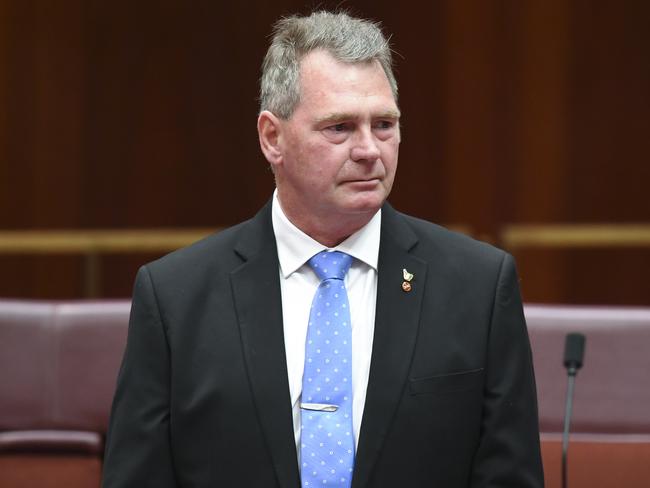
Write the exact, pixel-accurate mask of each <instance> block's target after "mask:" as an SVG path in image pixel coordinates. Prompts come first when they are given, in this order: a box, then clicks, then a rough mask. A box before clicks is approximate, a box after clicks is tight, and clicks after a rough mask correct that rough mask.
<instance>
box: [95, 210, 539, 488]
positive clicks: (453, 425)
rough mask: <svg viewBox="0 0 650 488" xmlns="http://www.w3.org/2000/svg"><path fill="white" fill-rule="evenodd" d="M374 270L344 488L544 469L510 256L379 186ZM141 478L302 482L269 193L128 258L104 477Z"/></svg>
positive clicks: (525, 483)
mask: <svg viewBox="0 0 650 488" xmlns="http://www.w3.org/2000/svg"><path fill="white" fill-rule="evenodd" d="M403 268H406V269H407V270H408V271H409V272H411V273H413V274H414V275H415V277H414V279H413V281H412V285H413V289H412V291H410V292H404V291H403V290H402V286H401V284H402V281H403V278H402V269H403ZM378 277H379V278H378V289H377V309H376V323H375V332H374V343H373V351H372V360H371V367H370V377H369V382H368V390H367V396H366V404H365V409H364V414H363V421H362V425H361V433H360V439H359V445H358V448H357V455H356V459H355V471H354V476H353V488H362V487H363V488H389V487H390V488H395V487H408V488H416V487H427V488H432V487H437V488H454V487H459V488H460V487H479V486H480V487H497V486H498V487H505V486H510V487H518V488H522V487H541V486H542V485H543V481H542V469H541V461H540V452H539V436H538V424H537V409H536V396H535V385H534V379H533V371H532V364H531V354H530V348H529V344H528V337H527V333H526V327H525V322H524V317H523V314H522V307H521V299H520V296H519V289H518V283H517V277H516V272H515V267H514V263H513V260H512V258H511V257H510V256H509V255H508V254H506V253H504V252H502V251H500V250H497V249H495V248H493V247H491V246H489V245H486V244H483V243H479V242H476V241H474V240H472V239H469V238H467V237H464V236H461V235H459V234H456V233H452V232H449V231H447V230H445V229H443V228H441V227H438V226H436V225H433V224H430V223H427V222H424V221H422V220H418V219H415V218H412V217H408V216H405V215H403V214H400V213H398V212H396V211H395V210H394V209H392V207H390V206H389V205H388V204H386V205H385V206H384V208H383V212H382V228H381V243H380V251H379V264H378ZM149 486H151V487H156V488H165V487H177V486H182V487H206V488H208V487H209V488H218V487H224V488H225V487H245V488H256V487H259V488H272V487H281V488H298V487H299V486H300V480H299V468H298V463H297V455H296V447H295V443H294V435H293V425H292V412H291V403H290V397H289V385H288V377H287V366H286V359H285V352H284V339H283V328H282V305H281V296H280V285H279V268H278V258H277V251H276V246H275V238H274V234H273V228H272V224H271V206H270V204H268V205H267V206H266V207H265V208H264V209H262V210H261V211H260V213H259V214H258V215H257V216H256V217H254V218H253V219H252V220H250V221H247V222H244V223H242V224H240V225H238V226H236V227H233V228H231V229H229V230H226V231H223V232H221V233H219V234H217V235H214V236H211V237H209V238H207V239H205V240H203V241H200V242H198V243H196V244H194V245H192V246H190V247H189V248H186V249H182V250H180V251H177V252H174V253H172V254H170V255H168V256H166V257H164V258H162V259H160V260H158V261H156V262H154V263H151V264H149V265H147V266H144V267H143V268H141V269H140V271H139V273H138V276H137V279H136V284H135V289H134V296H133V306H132V311H131V322H130V326H129V335H128V342H127V347H126V352H125V355H124V360H123V364H122V368H121V370H120V374H119V378H118V385H117V391H116V394H115V400H114V404H113V410H112V415H111V422H110V427H109V432H108V438H107V449H106V458H105V468H104V487H106V488H116V487H137V488H141V487H149Z"/></svg>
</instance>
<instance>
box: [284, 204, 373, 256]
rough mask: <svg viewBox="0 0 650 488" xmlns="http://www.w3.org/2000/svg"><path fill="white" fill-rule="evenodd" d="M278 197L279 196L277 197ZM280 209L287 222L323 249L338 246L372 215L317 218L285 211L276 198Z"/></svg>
mask: <svg viewBox="0 0 650 488" xmlns="http://www.w3.org/2000/svg"><path fill="white" fill-rule="evenodd" d="M278 197H279V195H278ZM278 201H279V203H280V207H282V211H283V212H284V215H285V216H286V217H287V219H289V221H290V222H291V223H292V224H293V225H295V226H296V227H297V228H298V229H300V230H301V231H302V232H304V233H305V234H307V235H308V236H309V237H311V238H312V239H314V240H315V241H316V242H318V243H320V244H322V245H323V246H325V247H328V248H332V247H336V246H337V245H339V244H340V243H341V242H343V241H344V240H346V239H347V238H348V237H350V236H351V235H352V234H354V233H355V232H356V231H358V230H359V229H361V228H362V227H363V226H364V225H366V224H367V223H368V222H370V220H371V219H372V217H373V215H374V213H368V214H366V213H363V214H352V215H348V216H344V217H341V216H337V217H336V218H319V217H318V216H315V215H311V214H306V213H302V212H300V211H295V209H287V208H286V207H288V206H285V205H283V204H282V200H281V199H280V198H278Z"/></svg>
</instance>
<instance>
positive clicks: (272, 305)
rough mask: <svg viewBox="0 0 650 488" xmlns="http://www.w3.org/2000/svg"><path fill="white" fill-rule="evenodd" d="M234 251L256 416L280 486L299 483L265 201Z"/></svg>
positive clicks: (274, 252)
mask: <svg viewBox="0 0 650 488" xmlns="http://www.w3.org/2000/svg"><path fill="white" fill-rule="evenodd" d="M235 250H236V252H237V253H238V254H239V255H240V256H241V257H242V259H244V261H245V262H244V264H242V265H241V266H240V267H239V268H237V269H236V270H235V271H233V272H232V273H231V285H232V291H233V297H234V300H235V307H236V311H237V318H238V322H239V330H240V334H241V341H242V347H243V351H244V357H245V361H246V367H247V373H248V377H249V380H250V386H251V390H252V394H253V398H254V401H255V405H256V408H257V413H258V418H259V421H260V424H261V426H262V430H263V432H264V435H265V438H266V443H267V446H268V448H269V454H270V456H271V459H272V461H273V465H274V467H275V471H276V474H277V478H278V481H279V483H280V486H281V487H282V488H298V487H299V486H300V476H299V471H298V462H297V456H296V446H295V440H294V435H293V421H292V418H293V417H292V411H291V398H290V394H289V382H288V375H287V361H286V355H285V348H284V331H283V327H282V300H281V293H280V283H279V278H278V273H279V271H278V269H279V268H278V257H277V250H276V247H275V238H274V234H273V227H272V224H271V206H270V204H269V205H267V206H266V207H265V208H264V209H262V211H260V213H259V214H258V215H257V216H256V217H255V218H254V219H253V220H252V221H251V222H249V223H248V224H247V227H246V228H244V229H243V232H242V238H241V239H240V241H239V243H238V244H237V246H236V248H235ZM252 469H254V468H252Z"/></svg>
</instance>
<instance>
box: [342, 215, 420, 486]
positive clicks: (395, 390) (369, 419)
mask: <svg viewBox="0 0 650 488" xmlns="http://www.w3.org/2000/svg"><path fill="white" fill-rule="evenodd" d="M416 243H417V238H416V236H415V234H414V233H413V231H412V230H411V229H410V228H409V227H408V226H407V225H406V223H405V221H404V220H403V218H402V217H400V216H399V215H398V214H397V212H395V210H393V209H392V207H390V206H389V205H388V204H387V205H385V206H384V208H383V210H382V228H381V243H380V248H379V264H378V282H377V309H376V319H375V332H374V339H373V347H372V360H371V364H370V376H369V379H368V390H367V393H366V402H365V407H364V412H363V420H362V423H361V433H360V437H359V446H358V448H357V455H356V460H355V471H354V477H353V480H352V488H362V487H365V486H366V485H367V484H368V481H369V479H370V475H371V472H372V469H373V467H374V465H375V463H376V461H377V458H378V456H379V453H380V451H381V448H382V446H383V443H384V440H385V438H386V436H387V434H388V431H389V428H390V424H391V420H392V418H393V415H394V413H395V410H396V408H397V406H398V403H399V400H400V398H401V396H402V393H403V389H404V385H405V383H406V379H407V375H408V371H409V367H410V364H411V357H412V355H413V351H414V347H415V341H416V336H417V330H418V323H419V318H420V308H421V304H422V296H423V292H424V283H425V278H426V272H427V265H426V263H425V262H424V261H422V260H421V259H419V258H417V257H416V256H414V255H412V254H410V252H409V250H410V249H411V248H413V246H415V244H416ZM403 269H406V270H408V272H410V273H412V274H413V275H414V278H413V280H412V281H411V285H412V290H411V291H409V292H405V291H404V290H403V289H402V282H403V281H404V279H403V275H402V270H403Z"/></svg>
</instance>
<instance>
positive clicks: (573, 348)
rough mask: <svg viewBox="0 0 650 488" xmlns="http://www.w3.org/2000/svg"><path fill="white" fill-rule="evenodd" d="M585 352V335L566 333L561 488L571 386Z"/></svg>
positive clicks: (563, 480)
mask: <svg viewBox="0 0 650 488" xmlns="http://www.w3.org/2000/svg"><path fill="white" fill-rule="evenodd" d="M584 354H585V336H584V335H582V334H579V333H577V332H572V333H570V334H567V336H566V342H565V344H564V367H565V368H566V369H567V374H568V383H567V393H566V408H565V410H564V431H563V432H562V488H567V452H568V450H569V425H570V424H571V410H572V409H573V388H574V385H575V380H576V374H578V370H579V369H580V368H581V367H582V359H583V356H584Z"/></svg>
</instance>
